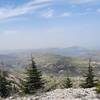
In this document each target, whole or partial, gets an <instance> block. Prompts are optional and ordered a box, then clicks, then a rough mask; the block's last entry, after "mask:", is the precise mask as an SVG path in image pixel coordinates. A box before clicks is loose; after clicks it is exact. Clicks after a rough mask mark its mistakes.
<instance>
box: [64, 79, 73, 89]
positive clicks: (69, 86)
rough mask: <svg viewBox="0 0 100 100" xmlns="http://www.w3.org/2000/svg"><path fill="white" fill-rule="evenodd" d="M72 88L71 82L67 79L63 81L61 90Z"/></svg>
mask: <svg viewBox="0 0 100 100" xmlns="http://www.w3.org/2000/svg"><path fill="white" fill-rule="evenodd" d="M72 86H73V84H72V81H71V79H70V78H69V77H67V78H65V79H64V82H63V88H71V87H72Z"/></svg>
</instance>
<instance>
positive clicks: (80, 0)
mask: <svg viewBox="0 0 100 100" xmlns="http://www.w3.org/2000/svg"><path fill="white" fill-rule="evenodd" d="M67 1H68V2H70V3H73V4H86V3H93V2H97V1H99V0H67Z"/></svg>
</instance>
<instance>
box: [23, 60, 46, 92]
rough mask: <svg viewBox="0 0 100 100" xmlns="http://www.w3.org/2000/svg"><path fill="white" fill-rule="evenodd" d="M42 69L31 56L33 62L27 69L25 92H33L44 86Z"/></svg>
mask: <svg viewBox="0 0 100 100" xmlns="http://www.w3.org/2000/svg"><path fill="white" fill-rule="evenodd" d="M41 77H42V74H41V71H39V70H38V69H37V66H36V64H35V61H34V59H33V58H31V64H30V65H29V67H28V68H27V69H26V78H25V82H24V92H25V93H26V94H33V93H35V92H36V91H37V90H38V89H41V88H43V84H44V83H43V80H42V78H41Z"/></svg>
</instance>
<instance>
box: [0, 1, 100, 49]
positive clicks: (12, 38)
mask: <svg viewBox="0 0 100 100" xmlns="http://www.w3.org/2000/svg"><path fill="white" fill-rule="evenodd" d="M99 44H100V0H0V50H5V49H29V48H31V49H32V48H56V47H59V48H60V47H61V48H66V47H70V46H81V47H86V48H91V47H92V48H93V47H98V48H100V46H99Z"/></svg>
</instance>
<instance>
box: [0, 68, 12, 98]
mask: <svg viewBox="0 0 100 100" xmlns="http://www.w3.org/2000/svg"><path fill="white" fill-rule="evenodd" d="M7 77H8V75H7V72H6V71H1V70H0V96H1V97H3V98H6V97H8V96H10V93H11V83H10V81H8V80H7Z"/></svg>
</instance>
